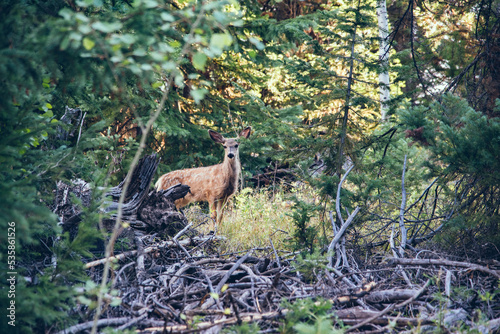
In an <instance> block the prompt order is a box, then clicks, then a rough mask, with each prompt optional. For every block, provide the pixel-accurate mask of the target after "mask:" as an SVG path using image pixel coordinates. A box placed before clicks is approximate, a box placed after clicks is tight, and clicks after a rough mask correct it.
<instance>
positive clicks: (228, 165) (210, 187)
mask: <svg viewBox="0 0 500 334" xmlns="http://www.w3.org/2000/svg"><path fill="white" fill-rule="evenodd" d="M251 131H252V128H251V127H247V128H246V129H244V130H243V131H241V132H240V134H239V136H238V137H237V138H224V137H223V136H222V135H221V134H219V133H218V132H215V131H212V130H208V133H209V134H210V137H211V138H212V140H213V141H215V142H216V143H220V144H222V146H224V151H225V155H224V162H222V163H221V164H218V165H213V166H208V167H199V168H189V169H182V170H176V171H173V172H170V173H168V174H164V175H162V176H160V178H159V179H158V181H156V184H155V188H156V190H157V191H158V190H161V189H167V188H169V187H171V186H174V185H176V184H178V183H182V184H185V185H188V186H190V187H191V189H190V192H189V193H188V194H187V195H186V196H185V197H184V198H181V199H178V200H176V201H175V206H176V207H177V209H180V208H182V207H185V206H186V205H188V204H189V203H193V202H208V203H209V204H210V212H211V214H212V219H214V220H215V221H216V223H220V222H221V220H222V215H223V210H224V206H225V205H226V203H227V201H228V199H229V198H230V197H231V196H232V195H234V193H236V191H237V189H238V182H239V179H240V173H241V164H240V157H239V154H238V146H239V143H238V138H240V137H243V138H248V137H249V136H250V132H251Z"/></svg>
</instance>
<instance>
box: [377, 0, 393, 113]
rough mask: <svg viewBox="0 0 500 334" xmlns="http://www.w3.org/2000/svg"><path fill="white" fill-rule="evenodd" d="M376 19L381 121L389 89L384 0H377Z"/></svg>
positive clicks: (387, 30)
mask: <svg viewBox="0 0 500 334" xmlns="http://www.w3.org/2000/svg"><path fill="white" fill-rule="evenodd" d="M377 2H378V3H377V19H378V33H379V39H380V48H379V59H380V65H381V67H382V72H380V74H379V76H378V80H379V84H380V91H379V94H380V113H381V119H382V121H385V120H386V118H387V112H388V110H389V104H388V103H389V100H390V98H391V96H390V89H389V84H390V81H389V43H388V40H387V36H388V33H389V25H388V23H387V21H388V20H387V6H386V0H378V1H377Z"/></svg>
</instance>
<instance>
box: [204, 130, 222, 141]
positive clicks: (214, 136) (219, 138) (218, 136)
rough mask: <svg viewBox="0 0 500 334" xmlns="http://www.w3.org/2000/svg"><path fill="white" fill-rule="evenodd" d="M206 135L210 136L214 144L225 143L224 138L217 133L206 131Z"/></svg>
mask: <svg viewBox="0 0 500 334" xmlns="http://www.w3.org/2000/svg"><path fill="white" fill-rule="evenodd" d="M208 134H209V135H210V137H211V138H212V140H213V141H214V142H216V143H220V144H223V143H224V142H225V141H226V139H224V136H223V135H221V134H220V133H218V132H215V131H212V130H208Z"/></svg>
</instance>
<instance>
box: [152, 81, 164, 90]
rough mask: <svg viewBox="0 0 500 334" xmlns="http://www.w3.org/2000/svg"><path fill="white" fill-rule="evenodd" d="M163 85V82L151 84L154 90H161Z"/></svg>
mask: <svg viewBox="0 0 500 334" xmlns="http://www.w3.org/2000/svg"><path fill="white" fill-rule="evenodd" d="M161 85H163V82H161V81H156V82H153V83H152V84H151V87H153V88H155V89H156V88H160V87H161Z"/></svg>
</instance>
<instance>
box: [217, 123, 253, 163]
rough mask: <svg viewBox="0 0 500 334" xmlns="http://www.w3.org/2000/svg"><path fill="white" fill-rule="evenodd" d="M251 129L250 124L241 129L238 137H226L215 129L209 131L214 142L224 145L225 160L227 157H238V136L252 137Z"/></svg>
mask: <svg viewBox="0 0 500 334" xmlns="http://www.w3.org/2000/svg"><path fill="white" fill-rule="evenodd" d="M251 131H252V128H251V127H250V126H249V127H247V128H246V129H244V130H243V131H241V132H240V134H239V135H238V137H237V138H224V136H223V135H221V134H220V133H218V132H216V131H213V130H208V133H209V134H210V137H211V138H212V140H213V141H214V142H216V143H219V144H222V146H223V147H224V151H225V156H224V160H225V159H226V158H228V159H235V158H238V146H239V143H238V138H240V137H243V138H248V137H250V132H251Z"/></svg>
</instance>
